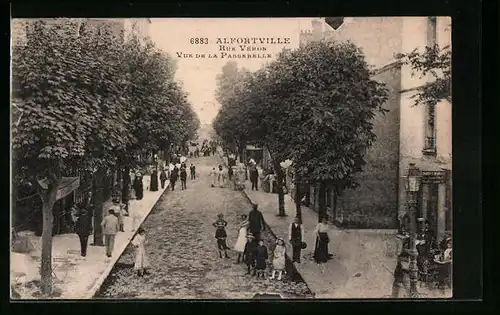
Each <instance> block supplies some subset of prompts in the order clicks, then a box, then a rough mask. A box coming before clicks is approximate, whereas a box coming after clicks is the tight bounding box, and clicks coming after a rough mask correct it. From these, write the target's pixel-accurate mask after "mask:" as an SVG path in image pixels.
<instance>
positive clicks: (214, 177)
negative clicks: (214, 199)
mask: <svg viewBox="0 0 500 315" xmlns="http://www.w3.org/2000/svg"><path fill="white" fill-rule="evenodd" d="M210 176H211V177H212V185H211V186H212V187H215V185H217V176H218V174H217V170H216V169H215V167H214V168H213V169H212V171H211V172H210Z"/></svg>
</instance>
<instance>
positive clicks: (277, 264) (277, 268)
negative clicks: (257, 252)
mask: <svg viewBox="0 0 500 315" xmlns="http://www.w3.org/2000/svg"><path fill="white" fill-rule="evenodd" d="M285 255H286V247H285V241H284V240H283V239H282V238H278V239H277V240H276V248H275V249H274V258H273V273H272V275H271V278H269V279H271V280H273V279H274V276H275V275H276V273H278V281H280V280H281V277H282V276H283V271H284V270H285V265H286V261H285Z"/></svg>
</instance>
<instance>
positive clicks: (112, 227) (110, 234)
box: [101, 208, 120, 257]
mask: <svg viewBox="0 0 500 315" xmlns="http://www.w3.org/2000/svg"><path fill="white" fill-rule="evenodd" d="M101 227H102V233H103V234H104V244H105V246H106V256H108V257H111V255H112V254H113V249H114V247H115V237H116V233H118V231H119V230H120V226H119V224H118V218H117V217H116V216H115V210H114V209H113V208H111V209H109V210H108V215H107V216H105V217H104V219H103V220H102V222H101Z"/></svg>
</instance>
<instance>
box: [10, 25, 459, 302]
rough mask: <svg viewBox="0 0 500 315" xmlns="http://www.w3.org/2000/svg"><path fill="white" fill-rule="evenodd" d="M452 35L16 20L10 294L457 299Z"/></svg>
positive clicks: (410, 29) (357, 28) (437, 28)
mask: <svg viewBox="0 0 500 315" xmlns="http://www.w3.org/2000/svg"><path fill="white" fill-rule="evenodd" d="M451 24H452V20H451V18H450V17H447V16H378V17H363V16H357V17H309V18H305V17H300V18H296V17H287V18H284V17H280V18H275V17H273V18H29V19H28V18H26V19H20V18H13V19H11V104H10V106H11V125H10V128H11V140H10V149H11V151H10V161H11V173H10V174H9V176H10V182H11V188H10V211H11V216H10V217H11V221H10V227H11V233H10V234H11V239H10V248H11V249H10V291H11V294H10V298H11V300H21V301H22V300H42V299H43V300H46V299H51V300H117V299H118V300H127V299H151V300H174V299H175V300H178V299H182V300H228V299H229V300H253V299H310V300H315V299H446V298H452V297H453V289H452V288H453V279H452V274H453V273H452V269H453V235H452V228H453V227H452V222H453V201H452V105H451V103H452V100H451V60H452V48H451V47H452V43H451V41H452V40H451V38H452V31H451ZM455 43H457V42H455ZM457 49H458V48H457ZM457 172H458V170H457ZM457 237H458V236H457ZM457 242H458V239H457ZM457 244H458V243H457ZM457 257H458V256H457ZM457 259H458V258H457ZM459 262H460V260H459ZM457 268H458V267H457Z"/></svg>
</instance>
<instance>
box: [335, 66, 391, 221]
mask: <svg viewBox="0 0 500 315" xmlns="http://www.w3.org/2000/svg"><path fill="white" fill-rule="evenodd" d="M373 79H375V80H377V81H379V82H383V83H385V84H386V88H387V89H388V100H387V102H386V104H385V105H384V108H386V109H388V110H389V112H388V113H386V114H385V115H382V114H377V116H376V118H375V119H374V127H373V132H374V133H375V134H376V135H377V140H376V141H375V142H374V143H373V146H372V147H371V148H370V149H369V150H368V152H367V154H366V156H365V160H366V162H367V164H366V165H365V166H364V168H363V172H362V173H361V174H359V175H358V176H357V180H358V182H359V184H360V187H358V188H357V189H356V190H347V191H344V192H343V193H342V195H341V196H340V197H339V200H338V203H337V216H336V220H338V221H339V223H340V224H341V225H343V226H347V227H358V228H367V227H369V228H396V224H397V203H398V165H399V129H400V122H399V117H400V112H399V104H400V82H401V71H400V66H399V65H396V66H393V67H390V68H388V69H387V70H386V71H384V72H381V73H379V74H378V75H376V76H374V77H373Z"/></svg>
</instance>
